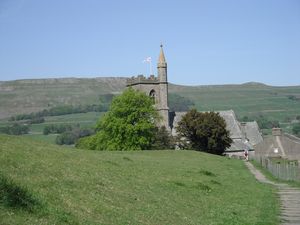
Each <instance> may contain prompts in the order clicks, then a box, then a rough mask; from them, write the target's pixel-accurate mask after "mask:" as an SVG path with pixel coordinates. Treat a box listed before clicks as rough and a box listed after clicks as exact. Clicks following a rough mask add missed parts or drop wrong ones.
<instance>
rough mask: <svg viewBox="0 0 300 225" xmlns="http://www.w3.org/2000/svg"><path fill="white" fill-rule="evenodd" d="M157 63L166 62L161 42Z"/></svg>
mask: <svg viewBox="0 0 300 225" xmlns="http://www.w3.org/2000/svg"><path fill="white" fill-rule="evenodd" d="M158 63H166V59H165V54H164V50H163V45H162V44H161V45H160V53H159V57H158Z"/></svg>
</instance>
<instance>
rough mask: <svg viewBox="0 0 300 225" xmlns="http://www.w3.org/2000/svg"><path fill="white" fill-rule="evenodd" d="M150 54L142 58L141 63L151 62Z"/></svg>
mask: <svg viewBox="0 0 300 225" xmlns="http://www.w3.org/2000/svg"><path fill="white" fill-rule="evenodd" d="M151 60H152V59H151V56H149V57H147V58H146V59H144V60H143V63H146V62H147V63H151Z"/></svg>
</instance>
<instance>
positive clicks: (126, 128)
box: [81, 88, 158, 150]
mask: <svg viewBox="0 0 300 225" xmlns="http://www.w3.org/2000/svg"><path fill="white" fill-rule="evenodd" d="M157 119H158V112H157V111H156V109H155V108H154V106H153V104H152V100H151V98H150V97H148V96H146V95H145V94H144V93H142V92H139V91H136V90H133V89H132V88H129V89H127V90H125V91H124V92H123V94H122V95H119V96H117V97H115V98H114V99H113V101H112V103H111V106H110V110H109V111H108V112H107V113H106V114H105V115H104V117H103V118H102V119H101V120H100V121H99V122H98V124H97V131H98V132H97V133H96V134H95V137H92V138H89V139H88V140H89V141H87V142H88V143H89V145H88V146H92V147H95V149H96V150H143V149H150V147H151V143H152V140H153V138H154V135H155V124H156V121H157ZM90 141H95V142H96V143H90ZM82 143H85V142H82ZM82 143H81V146H82Z"/></svg>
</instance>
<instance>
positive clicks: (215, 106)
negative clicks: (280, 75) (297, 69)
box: [170, 83, 300, 121]
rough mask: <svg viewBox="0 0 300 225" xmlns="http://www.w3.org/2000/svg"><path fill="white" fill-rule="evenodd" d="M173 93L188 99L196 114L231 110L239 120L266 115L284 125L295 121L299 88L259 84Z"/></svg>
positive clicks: (184, 89) (299, 106)
mask: <svg viewBox="0 0 300 225" xmlns="http://www.w3.org/2000/svg"><path fill="white" fill-rule="evenodd" d="M170 92H176V93H178V94H180V95H182V96H186V97H188V98H190V99H192V100H193V101H194V102H195V103H196V107H197V108H198V109H199V110H204V111H206V110H229V109H233V110H234V111H235V112H236V114H237V115H238V116H239V117H243V116H248V117H253V116H257V115H266V116H267V117H268V118H269V119H271V120H279V121H284V120H285V118H287V117H292V118H295V116H297V115H299V112H300V101H295V100H291V99H289V98H288V96H289V95H294V96H296V97H298V98H300V86H295V87H271V86H266V85H263V84H256V83H254V84H252V83H249V84H243V85H216V86H197V87H185V86H179V87H173V88H172V87H171V88H170Z"/></svg>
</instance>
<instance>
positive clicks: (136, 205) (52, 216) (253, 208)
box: [0, 135, 279, 225]
mask: <svg viewBox="0 0 300 225" xmlns="http://www.w3.org/2000/svg"><path fill="white" fill-rule="evenodd" d="M0 143H1V145H0V174H1V175H2V176H3V177H5V178H6V179H9V180H10V181H11V182H13V184H14V186H18V187H24V189H26V190H27V192H28V196H31V197H30V198H33V199H38V202H41V203H42V205H43V207H41V209H40V211H32V212H29V211H27V210H23V209H20V208H14V207H9V206H7V205H5V204H2V203H1V202H0V218H1V222H0V224H24V223H26V224H113V225H118V224H119V225H124V224H133V225H134V224H139V225H140V224H145V225H150V224H172V225H176V224H180V225H181V224H190V225H193V224H195V225H196V224H197V225H201V224H205V225H208V224H218V225H220V224H226V225H230V224H243V225H247V224H266V225H267V224H272V225H273V224H278V223H279V221H278V218H277V214H278V212H279V203H278V200H277V198H276V194H275V190H274V189H273V187H271V186H268V185H264V184H261V183H258V182H257V181H256V180H255V178H254V177H253V176H252V175H251V174H250V173H249V171H248V170H247V169H246V167H245V165H244V164H243V162H242V161H239V160H233V159H228V158H224V157H220V156H215V155H209V154H204V153H199V152H195V151H137V152H99V151H87V150H77V149H70V148H64V147H59V146H55V145H51V144H45V143H44V142H39V141H33V140H28V139H26V138H23V137H13V136H6V135H0ZM0 191H1V192H0V193H2V192H3V190H0ZM27 192H26V193H27Z"/></svg>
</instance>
